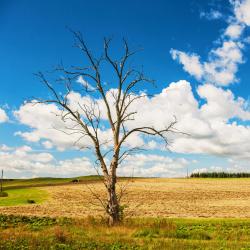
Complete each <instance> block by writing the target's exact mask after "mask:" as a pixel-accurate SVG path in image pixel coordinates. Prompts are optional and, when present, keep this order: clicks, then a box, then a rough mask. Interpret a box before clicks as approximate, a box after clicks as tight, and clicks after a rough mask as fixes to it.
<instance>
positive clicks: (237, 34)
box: [170, 0, 250, 86]
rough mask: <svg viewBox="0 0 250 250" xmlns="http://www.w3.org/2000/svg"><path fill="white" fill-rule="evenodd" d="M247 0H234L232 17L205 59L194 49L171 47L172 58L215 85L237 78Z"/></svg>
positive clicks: (247, 22) (241, 61) (240, 61)
mask: <svg viewBox="0 0 250 250" xmlns="http://www.w3.org/2000/svg"><path fill="white" fill-rule="evenodd" d="M249 6H250V0H245V1H236V2H235V3H234V17H232V18H231V19H230V21H229V25H228V27H227V28H226V29H225V31H224V32H223V34H222V35H221V36H220V39H219V41H220V44H219V46H218V47H216V48H213V49H212V50H211V51H210V52H209V54H208V58H207V60H206V61H202V60H201V58H200V56H199V55H197V54H195V53H188V52H183V51H179V50H176V49H171V50H170V54H171V56H172V58H173V59H174V60H177V61H178V62H179V63H180V64H182V65H183V69H184V70H185V71H186V72H188V73H189V74H190V75H192V76H194V77H195V78H196V79H197V80H199V81H203V82H208V83H212V84H215V85H218V86H228V85H230V84H232V83H234V82H237V81H238V79H237V76H236V73H237V71H238V66H239V65H240V64H242V63H243V62H244V60H243V50H244V48H245V44H247V41H246V39H245V38H242V34H243V31H244V29H245V27H246V25H249V20H248V19H249V18H248V17H249Z"/></svg>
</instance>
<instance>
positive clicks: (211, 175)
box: [190, 172, 250, 178]
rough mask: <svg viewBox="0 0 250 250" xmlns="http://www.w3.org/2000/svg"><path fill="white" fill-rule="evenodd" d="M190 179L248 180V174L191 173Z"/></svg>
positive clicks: (249, 175)
mask: <svg viewBox="0 0 250 250" xmlns="http://www.w3.org/2000/svg"><path fill="white" fill-rule="evenodd" d="M190 177H191V178H249V177H250V173H228V172H204V173H192V174H191V175H190Z"/></svg>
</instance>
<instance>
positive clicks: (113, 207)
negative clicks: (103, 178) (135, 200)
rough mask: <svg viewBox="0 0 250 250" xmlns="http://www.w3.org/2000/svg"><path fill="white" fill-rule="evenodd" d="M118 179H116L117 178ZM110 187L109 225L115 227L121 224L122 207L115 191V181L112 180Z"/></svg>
mask: <svg viewBox="0 0 250 250" xmlns="http://www.w3.org/2000/svg"><path fill="white" fill-rule="evenodd" d="M115 179H116V178H115ZM110 182H111V183H110V184H109V185H108V207H107V212H108V215H109V225H110V226H113V225H115V224H118V223H119V222H120V219H121V218H120V206H119V202H118V199H117V195H116V190H115V180H114V179H113V178H112V180H111V181H110Z"/></svg>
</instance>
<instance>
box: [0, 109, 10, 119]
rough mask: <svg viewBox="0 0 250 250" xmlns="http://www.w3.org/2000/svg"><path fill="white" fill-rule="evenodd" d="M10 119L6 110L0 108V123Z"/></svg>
mask: <svg viewBox="0 0 250 250" xmlns="http://www.w3.org/2000/svg"><path fill="white" fill-rule="evenodd" d="M8 120H9V118H8V116H7V114H6V112H5V111H4V110H3V109H1V108H0V123H4V122H7V121H8Z"/></svg>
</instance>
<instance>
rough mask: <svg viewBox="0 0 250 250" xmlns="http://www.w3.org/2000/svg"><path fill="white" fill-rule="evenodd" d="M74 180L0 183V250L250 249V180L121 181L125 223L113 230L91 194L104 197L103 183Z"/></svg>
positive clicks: (90, 179) (96, 180)
mask: <svg viewBox="0 0 250 250" xmlns="http://www.w3.org/2000/svg"><path fill="white" fill-rule="evenodd" d="M79 179H81V180H82V182H79V183H77V184H73V183H72V179H61V180H60V179H55V180H54V179H51V178H50V179H37V180H16V181H10V182H5V183H4V185H5V189H6V191H7V192H8V193H9V197H4V198H1V200H0V213H1V215H0V232H1V234H0V240H1V242H2V245H1V247H0V249H159V248H162V249H249V248H250V181H249V179H243V178H241V179H195V178H194V179H159V178H147V179H142V178H137V179H134V180H133V181H131V182H127V180H126V179H121V180H120V182H119V185H127V184H128V186H127V189H126V191H127V193H126V195H125V196H124V199H123V201H122V204H123V205H124V206H125V215H127V217H125V221H124V222H123V224H121V225H119V226H115V227H113V228H110V227H108V226H107V225H106V223H105V218H104V217H103V212H102V208H101V207H100V206H99V204H98V203H97V202H96V201H95V200H94V199H93V196H92V195H91V191H90V190H92V191H97V190H98V194H100V195H101V196H102V195H104V188H103V184H102V183H101V182H100V181H99V180H98V178H96V177H88V178H79ZM27 194H29V195H30V196H26V195H27ZM13 195H17V197H19V198H18V199H17V200H18V201H19V203H18V204H17V203H16V204H15V203H13V202H11V201H10V200H11V199H13ZM21 197H23V198H22V199H21ZM27 197H31V198H32V199H34V200H35V201H36V203H35V204H27V203H25V199H26V198H27ZM49 246H50V248H49Z"/></svg>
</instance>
